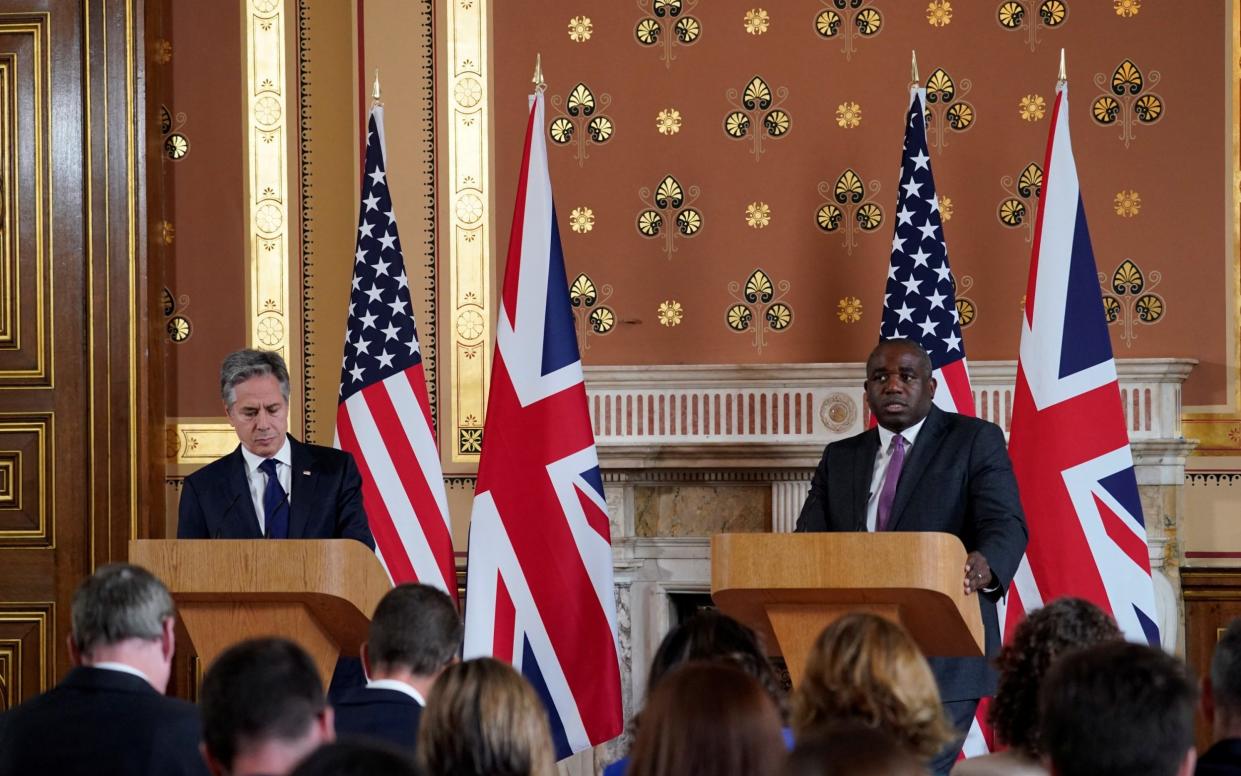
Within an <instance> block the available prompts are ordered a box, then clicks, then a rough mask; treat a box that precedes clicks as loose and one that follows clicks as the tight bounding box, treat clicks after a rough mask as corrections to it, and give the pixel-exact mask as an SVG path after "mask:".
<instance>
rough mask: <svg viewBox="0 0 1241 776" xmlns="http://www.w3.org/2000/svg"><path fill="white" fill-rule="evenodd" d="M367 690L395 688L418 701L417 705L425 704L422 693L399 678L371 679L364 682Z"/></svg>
mask: <svg viewBox="0 0 1241 776" xmlns="http://www.w3.org/2000/svg"><path fill="white" fill-rule="evenodd" d="M366 689H368V690H396V691H397V692H403V693H405V694H406V695H408V696H409V697H411V698H413V699H414V700H416V701H418V705H419V706H424V707H425V706H426V705H427V702H426V699H425V698H423V697H422V693H420V692H418V691H417V690H415V689H414V688H413V686H412V685H408V684H405V682H402V681H400V680H399V679H371V680H370V681H368V682H367V683H366Z"/></svg>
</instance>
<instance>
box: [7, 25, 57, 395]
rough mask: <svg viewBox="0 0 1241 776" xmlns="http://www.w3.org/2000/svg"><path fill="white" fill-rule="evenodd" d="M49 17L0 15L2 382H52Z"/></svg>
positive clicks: (10, 384) (24, 384) (23, 384)
mask: <svg viewBox="0 0 1241 776" xmlns="http://www.w3.org/2000/svg"><path fill="white" fill-rule="evenodd" d="M49 24H50V16H49V15H48V14H15V15H11V16H3V17H0V386H8V387H19V386H20V387H50V386H51V384H52V364H51V339H52V321H51V317H50V297H51V284H52V277H51V272H50V258H51V257H50V243H49V225H50V223H51V215H50V213H51V204H52V199H51V186H50V181H49V174H48V153H47V149H48V134H47V126H48V110H49V102H48V99H49V98H48V83H49V81H50V66H51V63H50V58H49V57H50V54H51V51H50V46H49V37H48V36H49ZM23 108H25V109H24V110H23ZM19 268H20V269H19Z"/></svg>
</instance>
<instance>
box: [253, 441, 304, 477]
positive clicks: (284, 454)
mask: <svg viewBox="0 0 1241 776" xmlns="http://www.w3.org/2000/svg"><path fill="white" fill-rule="evenodd" d="M241 457H242V458H244V459H245V460H246V472H247V473H248V474H253V473H254V472H255V470H256V469H258V468H259V464H261V463H262V462H263V461H265V460H267V459H265V458H264V457H263V456H261V455H255V454H254V453H252V452H250V451H249V450H247V449H246V446H245V445H241ZM272 458H275V459H276V460H277V461H279V462H280V463H282V464H284V465H285V466H292V465H293V448H292V447H291V446H290V445H289V438H288V437H287V436H286V437H285V438H284V445H283V446H282V447H281V448H280V449H279V450H278V451H276V454H275V455H273V456H272Z"/></svg>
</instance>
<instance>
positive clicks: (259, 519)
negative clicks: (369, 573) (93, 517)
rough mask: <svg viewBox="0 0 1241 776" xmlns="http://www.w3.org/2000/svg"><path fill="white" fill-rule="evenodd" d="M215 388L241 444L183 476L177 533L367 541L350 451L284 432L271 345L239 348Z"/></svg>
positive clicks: (279, 375) (282, 377) (282, 385)
mask: <svg viewBox="0 0 1241 776" xmlns="http://www.w3.org/2000/svg"><path fill="white" fill-rule="evenodd" d="M220 395H221V398H222V399H223V400H224V411H225V413H227V415H228V422H229V423H230V424H231V425H232V427H233V429H234V430H235V431H236V432H237V438H238V439H239V440H240V441H241V444H240V445H238V446H237V449H236V450H234V451H233V452H231V453H229V454H228V455H226V456H224V457H223V458H220V459H218V460H216V461H213V462H211V463H209V464H207V465H206V466H204V467H203V468H202V469H199V470H198V471H196V472H194V473H193V474H191V475H190V476H188V477H186V478H185V485H184V488H183V489H182V491H181V505H180V510H179V520H178V522H177V538H180V539H261V538H263V537H265V536H266V537H268V538H272V539H285V538H288V539H333V538H348V539H357V540H358V541H360V542H362V543H363V544H365V545H366V546H368V547H370V548H372V549H374V547H375V540H374V538H372V536H371V531H370V527H369V526H368V525H367V522H366V512H365V511H364V509H363V507H362V478H361V476H360V475H359V474H358V467H357V464H355V463H354V461H353V456H351V455H350V454H349V453H346V452H342V451H340V450H336V449H333V448H330V447H320V446H319V445H309V444H303V443H301V442H298V441H297V440H296V439H294V438H293V437H291V436H289V435H288V433H287V431H288V424H289V370H288V369H287V368H286V367H285V364H284V359H283V358H281V357H280V355H279V354H277V353H272V352H269V351H262V350H239V351H237V352H236V353H230V354H229V355H228V356H227V357H226V358H225V359H224V363H223V364H222V365H221V367H220Z"/></svg>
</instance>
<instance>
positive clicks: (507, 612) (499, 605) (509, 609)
mask: <svg viewBox="0 0 1241 776" xmlns="http://www.w3.org/2000/svg"><path fill="white" fill-rule="evenodd" d="M495 614H496V623H495V628H494V629H493V630H492V632H491V638H492V642H491V656H492V657H494V658H495V659H496V660H502V661H504V662H505V663H510V664H511V663H512V662H513V642H514V641H515V640H516V629H517V609H516V607H514V606H513V597H512V596H510V595H509V594H508V587H506V586H505V584H504V577H503V576H501V575H500V573H499V572H498V571H497V572H496V613H495Z"/></svg>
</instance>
